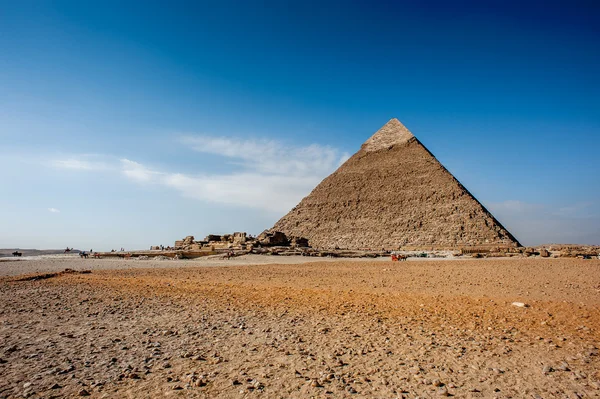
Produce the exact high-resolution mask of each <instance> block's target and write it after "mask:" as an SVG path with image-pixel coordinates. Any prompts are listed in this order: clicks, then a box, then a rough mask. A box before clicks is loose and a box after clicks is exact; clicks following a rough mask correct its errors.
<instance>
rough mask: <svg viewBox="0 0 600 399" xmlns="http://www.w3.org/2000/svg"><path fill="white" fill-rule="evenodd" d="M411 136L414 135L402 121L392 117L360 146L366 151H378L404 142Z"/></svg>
mask: <svg viewBox="0 0 600 399" xmlns="http://www.w3.org/2000/svg"><path fill="white" fill-rule="evenodd" d="M413 137H415V136H414V135H413V134H412V133H411V132H410V130H408V129H407V128H406V126H404V125H403V124H402V122H400V121H399V120H398V119H396V118H392V119H390V120H389V121H388V123H386V124H385V125H383V126H382V127H381V128H380V129H379V130H378V131H377V132H375V134H374V135H372V136H371V137H370V138H369V139H368V140H367V141H365V142H364V144H363V145H362V146H361V148H362V149H363V150H365V151H368V152H371V151H378V150H381V149H384V148H389V147H391V146H393V145H395V144H403V143H406V142H407V141H409V140H410V139H412V138H413Z"/></svg>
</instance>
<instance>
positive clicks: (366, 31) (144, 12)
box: [0, 0, 600, 250]
mask: <svg viewBox="0 0 600 399" xmlns="http://www.w3.org/2000/svg"><path fill="white" fill-rule="evenodd" d="M483 3H485V4H483ZM521 3H527V4H521ZM598 17H600V6H598V5H596V2H592V1H587V2H582V1H568V2H567V1H563V2H553V1H544V2H536V1H530V2H512V1H497V2H496V1H490V2H479V1H477V2H476V1H455V2H447V1H406V2H402V1H397V2H383V1H382V2H367V1H357V2H351V1H345V2H327V1H319V2H311V1H302V2H275V1H273V2H271V1H266V2H264V1H263V2H253V1H219V2H202V1H194V2H191V1H190V2H178V1H170V2H152V1H150V2H144V4H143V6H142V3H140V2H137V1H136V2H126V1H118V2H117V1H114V2H113V1H102V2H80V1H72V2H69V1H52V2H49V1H47V2H46V1H32V2H28V1H22V2H14V1H3V0H0V54H2V56H1V57H0V149H1V152H0V154H1V155H0V167H1V168H2V171H3V178H2V181H3V184H2V185H1V186H0V220H2V222H1V224H0V226H1V227H0V247H21V248H25V247H37V248H60V247H64V246H67V245H68V246H74V247H79V248H86V249H87V248H94V249H98V250H100V249H111V248H119V247H125V248H145V247H149V246H150V245H155V244H164V245H168V244H172V242H173V241H174V240H175V239H179V238H181V237H183V236H186V235H189V234H193V235H195V236H197V237H200V238H201V237H203V236H204V235H206V234H208V233H225V232H232V231H248V232H250V233H254V234H256V233H260V232H261V231H262V230H264V229H266V228H269V227H271V225H272V224H273V223H274V222H275V221H276V220H277V219H278V218H279V217H281V216H282V215H283V214H285V213H286V212H287V210H289V209H290V208H291V207H292V206H293V205H295V203H297V202H298V201H299V200H300V199H301V198H302V197H304V196H305V195H307V194H308V193H309V192H310V190H311V189H312V188H313V187H314V186H315V185H316V184H317V183H318V182H319V181H320V180H321V179H322V178H324V177H325V176H327V175H328V174H329V173H331V172H332V171H333V170H335V168H336V167H337V166H338V165H339V164H340V163H341V162H343V161H344V160H345V159H346V158H347V157H348V155H351V154H352V153H354V152H355V151H356V150H358V148H359V147H360V145H361V144H362V142H364V141H365V140H366V139H367V138H368V137H369V136H370V135H371V134H372V133H374V132H375V131H376V130H377V129H378V128H379V127H380V126H381V125H383V124H384V123H385V122H387V121H388V120H389V119H390V118H392V117H397V118H398V119H400V120H401V121H402V122H403V123H404V124H405V125H406V126H407V127H408V128H409V129H410V130H411V131H412V132H413V133H414V134H415V135H416V136H417V137H418V138H419V139H420V140H421V142H423V143H424V144H425V145H426V146H427V147H428V148H429V149H430V150H431V151H432V152H433V153H434V154H435V155H436V157H437V158H438V159H439V160H440V161H441V162H442V163H443V164H444V165H445V166H446V167H447V168H448V169H449V170H450V171H451V172H452V173H453V174H454V175H455V176H456V177H457V178H458V179H459V180H460V181H461V182H462V183H463V184H464V185H465V186H466V187H467V188H468V189H469V190H470V191H471V192H472V193H473V194H474V195H475V196H476V197H477V198H478V199H479V200H480V201H482V202H483V203H484V204H485V205H486V206H487V207H488V208H489V209H490V210H491V211H492V213H494V215H495V216H497V218H498V219H499V220H500V221H501V222H502V223H504V224H505V226H506V227H507V228H508V229H509V230H510V231H511V232H512V233H513V234H514V235H515V236H516V237H517V238H518V239H519V240H520V241H521V242H522V243H523V244H525V245H535V244H540V243H547V242H563V243H566V242H568V243H593V244H594V243H595V244H600V185H599V182H600V179H599V178H598V176H600V161H598V159H599V158H600V157H599V156H598V151H599V148H600V74H598V71H599V70H600V27H599V25H598V24H597V23H596V22H597V21H598Z"/></svg>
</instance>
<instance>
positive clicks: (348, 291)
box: [0, 259, 600, 398]
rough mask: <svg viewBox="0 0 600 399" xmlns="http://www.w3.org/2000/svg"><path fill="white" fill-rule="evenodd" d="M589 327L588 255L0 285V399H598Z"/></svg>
mask: <svg viewBox="0 0 600 399" xmlns="http://www.w3.org/2000/svg"><path fill="white" fill-rule="evenodd" d="M85 264H86V261H81V264H78V265H79V266H81V267H80V268H83V265H85ZM71 266H73V267H71V268H72V269H77V267H75V266H76V265H75V264H71ZM18 280H22V281H18ZM515 301H519V302H523V303H526V304H527V305H528V307H524V308H520V307H516V306H513V305H512V302H515ZM599 331H600V262H599V261H596V260H587V261H583V260H569V259H567V260H563V259H549V260H539V259H531V260H527V259H519V260H515V259H510V260H501V261H478V260H468V261H452V262H447V261H424V262H402V263H398V262H395V263H392V262H369V261H363V262H317V263H309V264H298V265H293V264H292V265H255V266H228V267H212V268H198V267H195V268H184V269H173V268H172V269H154V268H150V269H136V270H94V271H92V273H90V274H77V273H66V274H65V273H63V274H60V275H57V276H54V277H52V278H47V279H43V280H25V281H23V279H22V276H19V277H5V278H3V279H1V280H0V342H2V345H1V347H0V375H2V379H1V380H0V397H6V398H12V397H31V398H38V397H40V398H50V397H57V398H58V397H72V396H88V395H89V396H92V397H115V398H122V397H162V396H181V397H199V398H213V397H226V398H229V397H231V398H241V397H265V398H287V397H297V398H306V397H323V398H338V397H377V398H396V397H407V398H416V397H421V398H428V397H440V396H449V395H452V396H456V397H482V398H491V397H497V398H522V397H532V398H538V397H541V398H550V397H556V398H564V397H572V398H578V397H598V396H599V395H600V390H599V388H600V385H599V380H600V374H599V373H598V370H600V367H599V366H600V361H599V356H598V345H599V337H600V334H599V333H598V332H599Z"/></svg>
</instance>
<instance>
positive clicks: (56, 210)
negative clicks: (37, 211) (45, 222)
mask: <svg viewBox="0 0 600 399" xmlns="http://www.w3.org/2000/svg"><path fill="white" fill-rule="evenodd" d="M48 212H51V213H60V210H58V209H56V208H48Z"/></svg>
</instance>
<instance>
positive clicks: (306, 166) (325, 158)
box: [181, 136, 349, 176]
mask: <svg viewBox="0 0 600 399" xmlns="http://www.w3.org/2000/svg"><path fill="white" fill-rule="evenodd" d="M181 142H182V143H184V144H186V145H189V146H190V147H191V148H192V149H193V150H195V151H198V152H201V153H207V154H213V155H218V156H222V157H226V158H230V159H231V160H232V163H234V164H240V165H241V166H243V167H244V168H245V169H246V170H251V171H255V172H259V173H266V174H269V175H293V176H307V175H311V174H318V175H320V174H322V172H323V171H324V170H327V171H330V170H331V169H332V168H333V167H337V166H339V165H340V164H341V163H343V162H344V161H346V160H347V159H348V158H349V155H348V154H346V153H343V154H340V152H339V151H338V150H336V149H334V148H332V147H329V146H321V145H318V144H311V145H308V146H290V145H284V144H282V143H280V142H277V141H273V140H262V139H253V140H248V139H246V140H244V139H233V138H229V137H227V138H224V137H214V136H184V137H183V138H181Z"/></svg>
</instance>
